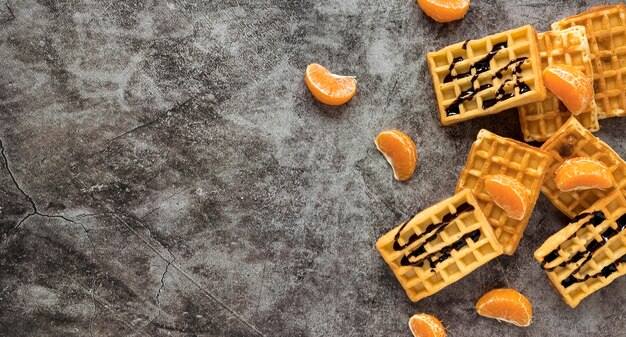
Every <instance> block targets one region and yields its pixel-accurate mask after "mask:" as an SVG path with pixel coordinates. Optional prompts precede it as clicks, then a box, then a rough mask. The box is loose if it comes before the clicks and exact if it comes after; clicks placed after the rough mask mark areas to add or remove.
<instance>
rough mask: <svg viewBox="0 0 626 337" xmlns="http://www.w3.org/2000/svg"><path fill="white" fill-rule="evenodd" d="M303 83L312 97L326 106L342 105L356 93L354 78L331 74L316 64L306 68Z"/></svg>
mask: <svg viewBox="0 0 626 337" xmlns="http://www.w3.org/2000/svg"><path fill="white" fill-rule="evenodd" d="M304 81H305V82H306V85H307V87H309V90H310V91H311V93H312V94H313V96H314V97H315V98H316V99H317V100H318V101H320V102H322V103H324V104H328V105H341V104H344V103H346V102H348V101H349V100H350V99H351V98H352V97H353V96H354V94H355V93H356V80H355V79H354V77H351V76H339V75H335V74H331V73H330V71H328V70H326V68H324V67H322V66H321V65H319V64H317V63H312V64H309V65H308V66H307V67H306V73H305V75H304Z"/></svg>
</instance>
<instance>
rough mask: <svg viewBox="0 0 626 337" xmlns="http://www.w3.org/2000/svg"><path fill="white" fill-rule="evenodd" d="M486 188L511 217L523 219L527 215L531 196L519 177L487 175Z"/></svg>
mask: <svg viewBox="0 0 626 337" xmlns="http://www.w3.org/2000/svg"><path fill="white" fill-rule="evenodd" d="M485 190H486V191H487V194H489V196H490V197H491V200H493V202H495V203H496V205H498V206H499V207H500V208H502V209H503V210H504V211H505V212H506V214H507V215H508V216H509V218H511V219H515V220H522V219H523V218H524V216H526V210H527V209H528V204H530V197H529V196H528V190H527V189H526V187H524V185H522V184H521V183H520V182H519V181H518V180H517V179H515V178H513V177H509V176H505V175H502V174H498V175H493V176H487V177H485Z"/></svg>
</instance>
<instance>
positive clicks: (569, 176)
mask: <svg viewBox="0 0 626 337" xmlns="http://www.w3.org/2000/svg"><path fill="white" fill-rule="evenodd" d="M554 181H555V182H556V187H558V189H559V190H561V191H563V192H567V191H578V190H588V189H591V188H601V189H603V188H609V187H611V186H613V185H614V184H615V180H614V178H613V175H612V174H611V171H610V170H609V169H608V167H606V165H604V164H603V163H602V162H599V161H597V160H595V159H592V158H588V157H577V158H571V159H568V160H566V161H565V162H563V164H561V166H559V168H558V169H557V170H556V174H555V176H554Z"/></svg>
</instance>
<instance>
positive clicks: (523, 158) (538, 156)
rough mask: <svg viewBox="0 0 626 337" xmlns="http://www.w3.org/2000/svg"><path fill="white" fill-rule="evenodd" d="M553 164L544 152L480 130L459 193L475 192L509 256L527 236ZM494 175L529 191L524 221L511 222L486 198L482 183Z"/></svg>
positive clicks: (462, 175) (459, 184)
mask: <svg viewBox="0 0 626 337" xmlns="http://www.w3.org/2000/svg"><path fill="white" fill-rule="evenodd" d="M550 162H551V158H550V155H548V154H547V153H545V152H544V151H542V150H540V149H538V148H535V147H532V146H530V145H528V144H524V143H521V142H518V141H515V140H512V139H509V138H504V137H500V136H498V135H496V134H493V133H491V132H489V131H487V130H481V131H480V132H479V133H478V138H477V140H476V141H475V142H474V144H473V145H472V149H471V151H470V153H469V156H468V159H467V164H466V165H465V168H463V171H462V172H461V177H460V179H459V182H458V184H457V187H456V190H457V192H458V191H461V190H463V189H464V188H469V189H471V190H472V191H473V192H474V195H475V196H476V199H477V200H478V203H479V205H480V207H481V209H482V210H483V212H484V213H485V216H486V217H487V219H488V220H489V223H490V224H491V226H492V227H493V229H494V231H495V234H496V237H497V238H498V241H499V242H500V243H501V244H502V246H503V248H504V253H505V254H507V255H512V254H513V253H514V252H515V249H516V248H517V245H518V243H519V241H520V239H521V238H522V236H523V234H524V230H525V229H526V225H527V224H528V220H529V219H530V215H531V213H532V210H533V208H534V207H535V203H536V202H537V198H538V197H539V191H540V188H541V185H542V183H543V179H544V175H545V173H546V172H547V170H548V166H549V164H550ZM494 174H505V175H508V176H511V177H513V178H516V179H517V180H518V181H519V182H520V183H521V184H522V185H524V187H526V189H527V190H528V192H529V196H530V204H529V205H528V207H529V209H528V210H527V212H526V215H525V216H524V218H523V219H521V220H515V219H511V218H509V217H508V216H507V214H506V212H504V210H502V209H501V208H500V207H499V206H498V205H496V204H495V203H494V202H493V201H492V200H491V198H490V197H489V194H487V192H486V190H485V184H484V180H483V179H484V178H485V177H487V176H489V175H494Z"/></svg>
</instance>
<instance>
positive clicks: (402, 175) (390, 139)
mask: <svg viewBox="0 0 626 337" xmlns="http://www.w3.org/2000/svg"><path fill="white" fill-rule="evenodd" d="M374 143H375V144H376V148H378V151H380V152H381V153H382V154H383V155H384V156H385V159H387V162H389V165H391V168H392V169H393V176H394V177H395V178H396V179H397V180H400V181H403V180H408V179H409V178H411V176H413V172H414V171H415V167H416V166H417V149H416V148H415V143H414V142H413V140H411V138H409V136H407V135H406V134H405V133H403V132H401V131H398V130H387V131H383V132H381V133H379V134H378V136H376V139H375V140H374Z"/></svg>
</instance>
